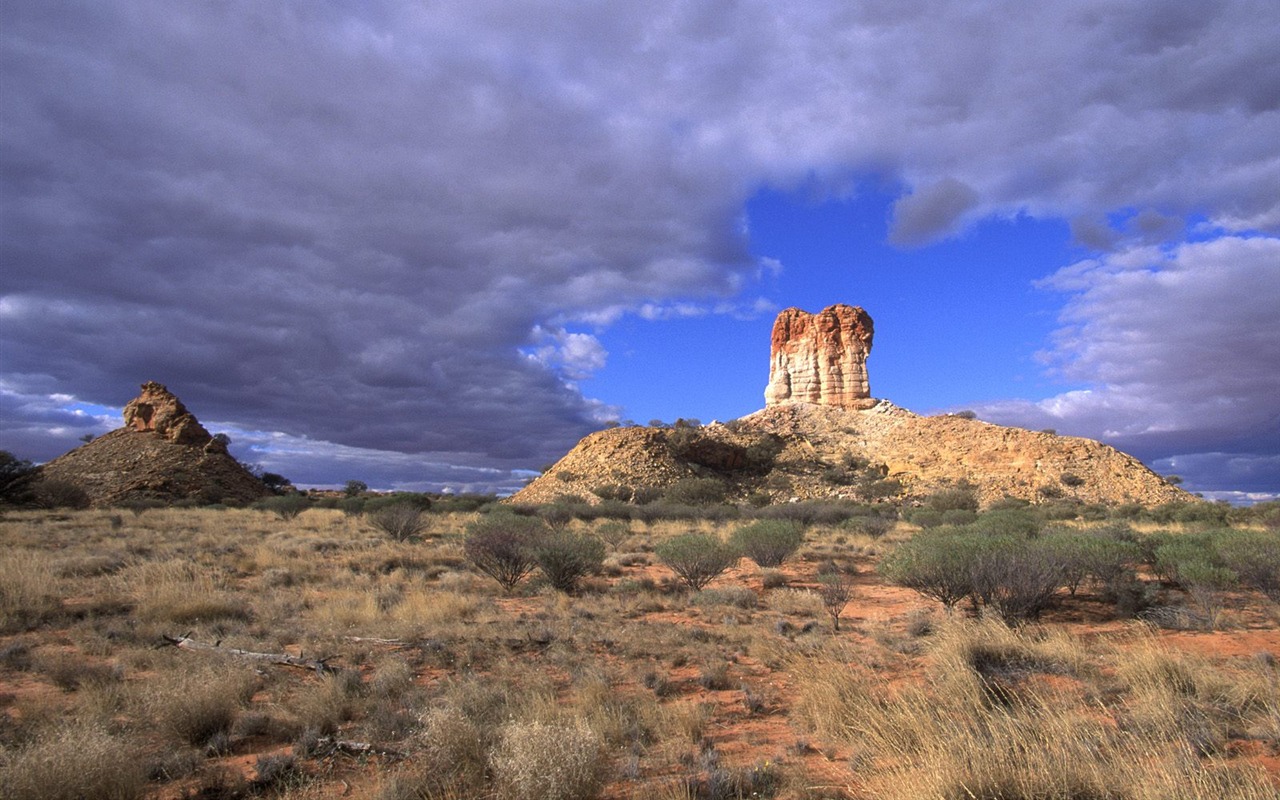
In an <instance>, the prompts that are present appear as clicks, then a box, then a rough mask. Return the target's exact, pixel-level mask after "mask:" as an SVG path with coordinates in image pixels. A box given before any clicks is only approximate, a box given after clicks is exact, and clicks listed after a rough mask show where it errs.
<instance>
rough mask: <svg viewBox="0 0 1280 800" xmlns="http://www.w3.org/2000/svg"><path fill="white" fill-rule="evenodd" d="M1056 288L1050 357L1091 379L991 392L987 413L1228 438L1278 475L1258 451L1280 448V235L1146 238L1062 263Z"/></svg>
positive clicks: (1058, 424)
mask: <svg viewBox="0 0 1280 800" xmlns="http://www.w3.org/2000/svg"><path fill="white" fill-rule="evenodd" d="M1046 286H1049V287H1053V288H1056V289H1059V290H1062V291H1067V292H1070V293H1071V298H1070V300H1069V301H1068V303H1067V306H1066V308H1065V310H1064V312H1063V315H1062V320H1063V322H1064V323H1065V324H1064V327H1063V328H1061V329H1060V330H1059V331H1058V332H1057V333H1056V334H1055V336H1054V341H1053V346H1052V348H1051V349H1050V351H1049V352H1047V353H1046V354H1045V358H1046V360H1047V361H1048V362H1049V363H1050V364H1052V365H1053V367H1054V369H1056V370H1057V371H1058V372H1059V373H1060V374H1061V375H1062V376H1063V377H1064V378H1066V379H1068V380H1070V381H1075V382H1083V383H1086V384H1089V385H1090V388H1088V389H1081V390H1074V391H1070V392H1065V393H1063V394H1060V395H1057V396H1054V397H1050V398H1047V399H1044V400H1040V401H1038V402H1032V401H1025V400H1023V401H1018V400H1014V401H1004V402H998V403H990V404H987V405H985V406H983V407H981V408H980V413H982V414H983V416H984V417H985V418H987V419H991V420H994V421H1003V422H1008V423H1012V424H1019V425H1023V426H1025V427H1032V428H1046V427H1053V428H1059V429H1062V430H1063V431H1064V432H1072V433H1077V434H1080V435H1086V436H1092V437H1098V438H1104V439H1108V440H1110V441H1114V442H1117V443H1119V444H1122V445H1124V446H1125V447H1126V448H1129V449H1135V450H1138V451H1145V452H1158V451H1159V450H1161V449H1163V450H1164V451H1165V452H1168V450H1169V448H1170V447H1177V446H1179V444H1178V443H1181V446H1182V447H1195V448H1202V449H1204V450H1215V449H1218V450H1221V449H1228V451H1229V452H1233V453H1235V454H1237V455H1236V456H1234V457H1237V458H1239V459H1242V461H1241V462H1239V463H1245V462H1248V463H1249V464H1251V465H1252V466H1251V467H1250V471H1249V476H1248V480H1251V481H1254V482H1255V483H1256V482H1258V481H1272V482H1274V483H1273V485H1275V486H1280V461H1277V460H1276V459H1275V457H1273V456H1266V455H1262V456H1260V455H1258V454H1266V453H1270V452H1274V451H1275V449H1276V448H1277V447H1280V401H1277V398H1280V314H1277V313H1276V309H1277V308H1280V238H1271V237H1261V236H1256V237H1238V236H1226V237H1222V238H1218V239H1215V240H1213V241H1208V242H1195V243H1184V244H1180V245H1173V246H1168V247H1162V248H1161V247H1151V246H1148V247H1138V248H1134V249H1132V250H1128V251H1124V252H1120V253H1116V254H1112V255H1108V256H1103V257H1100V258H1097V259H1092V260H1089V261H1084V262H1080V263H1078V264H1074V265H1072V266H1070V267H1067V268H1064V269H1063V270H1062V271H1060V272H1059V273H1058V274H1057V275H1055V276H1054V277H1052V278H1051V279H1050V280H1048V281H1047V282H1046ZM1181 452H1192V451H1189V450H1183V451H1181ZM1178 458H1180V459H1183V460H1187V459H1190V460H1191V461H1192V462H1193V463H1194V462H1195V459H1194V458H1193V457H1192V456H1178ZM1198 463H1199V465H1200V466H1199V468H1198V469H1197V472H1198V473H1199V474H1203V475H1206V476H1207V475H1209V474H1211V471H1210V470H1209V469H1207V468H1206V467H1205V464H1206V463H1207V462H1204V461H1203V460H1202V461H1200V462H1198ZM1214 463H1215V465H1216V466H1219V467H1221V466H1223V464H1224V463H1225V462H1224V461H1223V459H1222V458H1218V459H1216V460H1215V462H1214ZM1236 472H1237V474H1236V478H1240V479H1244V478H1245V477H1246V476H1245V475H1244V473H1242V472H1240V471H1238V470H1237V471H1236ZM1216 474H1218V475H1219V476H1220V479H1223V480H1232V479H1233V478H1232V477H1231V476H1232V471H1231V470H1227V469H1219V470H1217V473H1216Z"/></svg>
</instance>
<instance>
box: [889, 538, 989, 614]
mask: <svg viewBox="0 0 1280 800" xmlns="http://www.w3.org/2000/svg"><path fill="white" fill-rule="evenodd" d="M980 544H981V543H980V540H979V539H978V537H976V536H973V535H972V534H971V533H970V532H968V531H964V530H963V529H955V528H935V529H933V530H929V531H921V532H920V533H918V534H916V535H915V536H914V537H912V538H911V539H910V540H909V541H906V542H903V543H902V544H900V545H898V546H897V547H896V548H894V549H893V551H892V552H890V553H889V554H888V555H887V556H885V557H884V559H883V560H881V562H880V567H879V571H880V573H881V574H882V575H883V576H884V577H885V579H886V580H888V581H889V582H891V583H895V584H897V585H899V586H905V587H906V588H908V589H913V590H915V591H917V592H919V593H920V594H922V595H924V596H925V597H931V598H933V599H934V600H937V601H938V602H940V603H942V605H943V606H944V607H945V608H946V609H947V610H948V611H951V610H952V609H953V608H955V606H956V604H957V603H959V602H960V601H961V600H963V599H965V598H966V597H969V596H971V595H972V594H973V593H974V584H973V577H972V567H973V563H974V561H975V559H976V557H977V551H978V548H979V547H980Z"/></svg>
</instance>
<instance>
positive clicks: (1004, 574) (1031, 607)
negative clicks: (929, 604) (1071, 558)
mask: <svg viewBox="0 0 1280 800" xmlns="http://www.w3.org/2000/svg"><path fill="white" fill-rule="evenodd" d="M880 570H881V574H883V575H884V576H885V577H886V578H887V579H888V580H889V581H891V582H893V583H896V584H898V585H900V586H906V587H907V588H909V589H914V590H915V591H917V592H920V593H921V594H923V595H925V596H926V597H932V598H934V599H935V600H937V601H939V602H940V603H942V604H943V606H945V607H946V608H947V609H948V610H951V609H952V608H954V607H955V605H956V603H958V602H960V601H961V600H963V599H964V598H965V597H969V598H971V599H972V600H973V602H974V605H975V606H983V607H989V608H991V609H992V610H993V611H995V612H996V613H998V614H999V615H1000V616H1001V618H1003V619H1004V620H1005V621H1007V622H1014V621H1018V620H1023V619H1035V618H1037V617H1038V616H1039V615H1040V612H1042V611H1043V610H1044V609H1045V608H1046V607H1048V605H1049V603H1050V602H1051V600H1052V598H1053V595H1054V593H1055V592H1056V591H1057V590H1058V589H1059V588H1060V587H1062V586H1063V585H1064V584H1065V581H1066V569H1065V567H1064V565H1063V564H1062V563H1061V562H1060V561H1059V560H1058V559H1057V557H1056V554H1055V553H1054V551H1053V550H1052V549H1051V548H1050V547H1048V546H1046V545H1045V544H1044V543H1043V542H1041V541H1040V540H1037V539H1027V538H1022V537H1017V536H998V535H990V534H986V533H983V532H981V531H979V530H976V529H975V528H973V527H966V528H950V527H947V528H936V529H933V530H931V531H922V532H921V533H919V534H917V535H916V536H915V537H913V538H912V539H911V540H910V541H908V542H904V543H902V544H901V545H899V546H898V547H897V548H895V549H894V550H893V552H891V553H889V554H888V555H887V556H886V557H885V558H884V560H883V561H881V564H880Z"/></svg>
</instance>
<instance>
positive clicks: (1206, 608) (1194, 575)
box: [1178, 561, 1239, 628]
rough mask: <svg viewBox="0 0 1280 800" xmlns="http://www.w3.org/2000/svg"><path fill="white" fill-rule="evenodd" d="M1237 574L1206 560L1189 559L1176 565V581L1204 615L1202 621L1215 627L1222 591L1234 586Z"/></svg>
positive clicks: (1218, 617) (1221, 605)
mask: <svg viewBox="0 0 1280 800" xmlns="http://www.w3.org/2000/svg"><path fill="white" fill-rule="evenodd" d="M1238 580H1239V576H1237V575H1236V573H1235V572H1233V571H1231V570H1230V569H1227V568H1226V567H1220V566H1217V565H1215V564H1211V563H1209V562H1207V561H1190V562H1186V563H1183V564H1181V565H1180V566H1179V567H1178V583H1179V584H1181V585H1182V587H1183V588H1184V589H1185V590H1186V592H1187V594H1188V595H1189V596H1190V597H1191V600H1192V602H1194V603H1195V604H1196V606H1198V607H1199V609H1200V612H1201V613H1202V614H1203V615H1204V620H1203V621H1204V623H1205V625H1207V626H1208V627H1210V628H1216V627H1217V626H1218V621H1219V619H1220V618H1221V616H1222V611H1223V600H1222V593H1223V592H1225V591H1227V590H1228V589H1233V588H1235V586H1236V584H1237V583H1238Z"/></svg>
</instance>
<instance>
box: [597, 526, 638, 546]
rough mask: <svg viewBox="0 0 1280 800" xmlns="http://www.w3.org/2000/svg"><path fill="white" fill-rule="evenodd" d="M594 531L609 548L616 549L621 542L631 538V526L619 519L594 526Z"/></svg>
mask: <svg viewBox="0 0 1280 800" xmlns="http://www.w3.org/2000/svg"><path fill="white" fill-rule="evenodd" d="M595 533H596V536H599V537H600V539H601V540H602V541H603V542H604V543H605V544H607V545H609V547H610V549H612V550H614V551H617V549H618V548H619V547H621V546H622V543H623V542H625V541H626V540H627V539H629V538H631V526H630V525H628V524H627V523H626V522H623V521H621V520H612V521H610V522H606V523H604V524H603V525H601V526H600V527H598V528H596V531H595Z"/></svg>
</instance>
